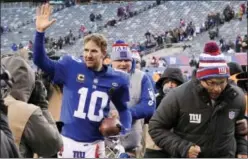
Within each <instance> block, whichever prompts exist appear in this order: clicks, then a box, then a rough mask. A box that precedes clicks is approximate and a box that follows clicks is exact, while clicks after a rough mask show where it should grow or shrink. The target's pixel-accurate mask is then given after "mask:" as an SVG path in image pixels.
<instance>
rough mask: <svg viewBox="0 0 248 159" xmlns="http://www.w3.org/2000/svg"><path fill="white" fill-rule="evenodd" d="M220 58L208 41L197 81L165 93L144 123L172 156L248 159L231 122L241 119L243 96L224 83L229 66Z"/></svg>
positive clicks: (236, 127) (235, 127)
mask: <svg viewBox="0 0 248 159" xmlns="http://www.w3.org/2000/svg"><path fill="white" fill-rule="evenodd" d="M205 60H206V61H211V63H209V65H208V63H206V62H205ZM219 60H221V61H225V58H224V56H223V55H222V54H220V50H219V49H218V46H217V44H216V43H214V42H209V43H207V44H206V45H205V49H204V53H203V54H201V55H200V62H199V68H198V70H197V72H196V79H192V80H191V81H190V82H187V83H185V84H183V85H181V86H180V87H178V88H175V89H173V90H172V91H170V92H169V93H168V95H167V96H166V97H165V98H164V99H163V100H162V102H161V103H160V105H159V107H158V109H157V111H156V113H155V114H154V116H153V117H152V119H151V120H150V122H149V128H150V129H149V133H150V135H151V137H152V139H153V140H154V142H155V144H157V145H158V146H159V147H160V148H162V149H164V150H166V151H168V153H169V154H170V155H171V157H189V158H201V157H238V158H247V140H246V139H245V136H244V135H240V134H239V131H238V126H237V125H236V124H235V123H236V122H237V121H238V120H240V119H244V113H245V99H244V93H243V92H242V91H241V90H240V89H239V88H238V87H236V86H234V85H230V84H229V83H228V77H229V76H230V74H229V68H228V66H227V64H226V63H225V62H224V63H222V65H221V66H220V65H219V63H218V61H219ZM216 63H217V64H218V65H217V64H216ZM210 64H211V65H210ZM214 64H216V65H214ZM220 68H221V69H220ZM209 70H211V71H209ZM213 70H215V71H213ZM185 101H187V102H185ZM191 101H192V102H191ZM199 103H200V104H199ZM230 109H232V110H235V111H230ZM202 110H204V111H202ZM213 110H214V111H213ZM236 110H237V111H236ZM227 112H228V115H227V114H226V113H227ZM227 127H228V128H227ZM172 128H173V132H171V129H172ZM217 129H218V130H217ZM236 131H237V133H236ZM227 134H228V135H227ZM213 137H214V138H213ZM234 145H236V146H234ZM210 152H211V153H210Z"/></svg>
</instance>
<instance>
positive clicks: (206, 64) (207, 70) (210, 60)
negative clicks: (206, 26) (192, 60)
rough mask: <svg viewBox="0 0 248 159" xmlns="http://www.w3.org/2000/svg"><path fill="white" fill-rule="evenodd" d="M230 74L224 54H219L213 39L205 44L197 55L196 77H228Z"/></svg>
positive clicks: (201, 78)
mask: <svg viewBox="0 0 248 159" xmlns="http://www.w3.org/2000/svg"><path fill="white" fill-rule="evenodd" d="M229 76H230V73H229V67H228V66H227V63H226V60H225V56H224V55H223V54H221V52H220V48H219V46H218V45H217V44H216V42H214V41H210V42H208V43H206V44H205V47H204V52H203V53H202V54H200V57H199V68H198V70H197V72H196V77H197V79H200V80H203V79H208V78H223V77H226V78H228V77H229Z"/></svg>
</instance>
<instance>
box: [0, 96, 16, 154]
mask: <svg viewBox="0 0 248 159" xmlns="http://www.w3.org/2000/svg"><path fill="white" fill-rule="evenodd" d="M0 107H1V108H0V158H19V157H20V155H19V152H18V150H17V147H16V145H15V141H14V138H13V135H12V132H11V131H10V128H9V124H8V118H7V116H6V115H7V114H6V113H7V112H6V111H3V109H2V108H3V107H6V106H5V105H4V104H3V101H2V100H0Z"/></svg>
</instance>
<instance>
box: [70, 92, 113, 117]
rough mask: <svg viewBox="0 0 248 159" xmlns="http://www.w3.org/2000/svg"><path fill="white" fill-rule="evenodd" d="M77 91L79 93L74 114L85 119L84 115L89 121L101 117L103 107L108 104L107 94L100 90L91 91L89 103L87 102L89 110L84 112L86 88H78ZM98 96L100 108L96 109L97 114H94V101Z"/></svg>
mask: <svg viewBox="0 0 248 159" xmlns="http://www.w3.org/2000/svg"><path fill="white" fill-rule="evenodd" d="M78 93H79V94H80V98H79V104H78V110H75V111H74V116H75V117H78V118H81V119H85V118H86V115H87V117H88V118H89V120H91V121H95V122H99V121H101V120H102V118H103V109H104V108H105V107H106V106H107V104H108V98H109V97H108V94H107V93H105V92H101V91H94V92H92V94H91V96H90V104H89V110H88V113H85V112H84V109H85V104H86V98H87V95H88V88H80V89H79V90H78ZM98 98H101V99H102V102H101V108H100V109H99V110H98V113H99V114H98V115H95V110H96V101H97V99H98Z"/></svg>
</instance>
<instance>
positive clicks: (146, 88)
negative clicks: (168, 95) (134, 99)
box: [130, 74, 156, 120]
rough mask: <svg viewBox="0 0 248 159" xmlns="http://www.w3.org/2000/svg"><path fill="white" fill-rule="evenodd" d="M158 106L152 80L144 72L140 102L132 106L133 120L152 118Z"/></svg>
mask: <svg viewBox="0 0 248 159" xmlns="http://www.w3.org/2000/svg"><path fill="white" fill-rule="evenodd" d="M155 107H156V101H155V94H154V91H153V87H152V84H151V81H150V80H149V78H148V76H147V75H146V74H144V76H143V78H142V81H141V95H140V100H139V102H138V103H137V104H136V105H134V106H132V107H131V108H130V111H131V113H132V118H133V120H138V119H142V118H150V117H151V116H152V115H153V113H154V111H155Z"/></svg>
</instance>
